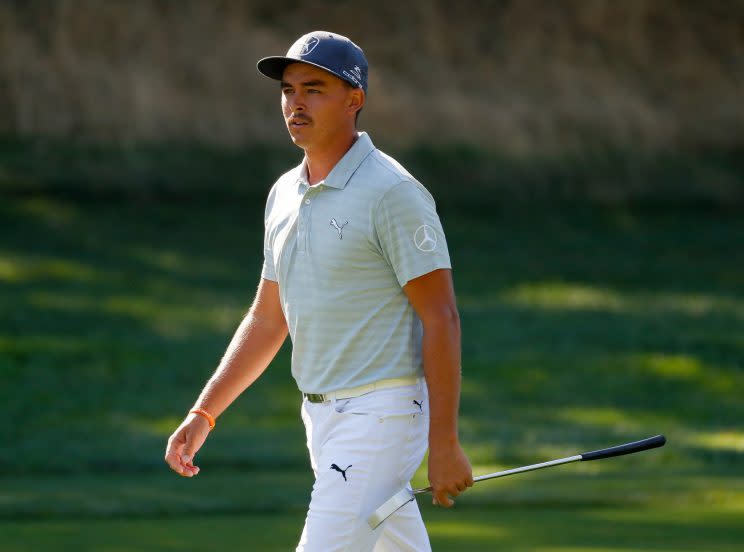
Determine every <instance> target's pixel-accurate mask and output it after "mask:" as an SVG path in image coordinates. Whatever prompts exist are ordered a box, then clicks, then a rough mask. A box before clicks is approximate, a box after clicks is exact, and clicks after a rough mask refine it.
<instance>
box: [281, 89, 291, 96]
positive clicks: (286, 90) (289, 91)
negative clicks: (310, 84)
mask: <svg viewBox="0 0 744 552" xmlns="http://www.w3.org/2000/svg"><path fill="white" fill-rule="evenodd" d="M291 93H292V89H291V88H282V94H284V95H285V96H286V95H287V94H291Z"/></svg>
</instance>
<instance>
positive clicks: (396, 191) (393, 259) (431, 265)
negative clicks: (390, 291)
mask: <svg viewBox="0 0 744 552" xmlns="http://www.w3.org/2000/svg"><path fill="white" fill-rule="evenodd" d="M374 224H375V231H376V233H377V238H378V240H379V244H380V248H381V249H382V253H383V256H384V257H385V259H386V260H387V261H388V263H389V264H390V266H391V267H392V269H393V271H394V272H395V276H396V278H397V279H398V282H399V283H400V285H401V287H402V286H404V285H406V284H407V283H408V282H409V281H410V280H413V279H414V278H418V277H419V276H423V275H424V274H428V273H429V272H432V271H434V270H437V269H440V268H452V265H451V263H450V258H449V252H448V250H447V242H446V240H445V237H444V231H443V230H442V224H441V222H440V220H439V215H437V211H436V205H435V203H434V198H432V196H431V194H430V193H429V192H428V191H427V190H426V188H424V187H423V186H422V185H421V184H419V183H417V182H413V181H410V180H404V181H402V182H400V183H398V184H397V185H396V186H394V187H393V188H391V189H390V190H388V191H387V192H386V193H385V195H384V196H383V198H382V199H381V201H380V204H379V205H378V207H377V211H376V213H375V216H374Z"/></svg>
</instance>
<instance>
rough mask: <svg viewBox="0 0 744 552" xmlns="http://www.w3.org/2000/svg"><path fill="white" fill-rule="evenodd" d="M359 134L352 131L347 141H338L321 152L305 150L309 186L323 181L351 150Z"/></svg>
mask: <svg viewBox="0 0 744 552" xmlns="http://www.w3.org/2000/svg"><path fill="white" fill-rule="evenodd" d="M358 137H359V134H358V133H357V132H356V131H354V133H353V134H351V135H350V136H349V137H348V139H346V140H343V141H339V142H338V143H337V144H335V145H334V146H333V147H329V148H325V149H322V150H315V149H310V148H308V149H306V150H305V159H306V166H307V181H308V183H309V184H310V185H311V186H314V185H315V184H317V183H318V182H320V181H321V180H325V178H326V177H327V176H328V174H329V173H330V172H331V171H332V170H333V167H335V166H336V164H337V163H338V162H339V161H340V160H341V158H342V157H343V156H344V155H346V152H347V151H349V149H351V146H353V145H354V142H356V141H357V138H358Z"/></svg>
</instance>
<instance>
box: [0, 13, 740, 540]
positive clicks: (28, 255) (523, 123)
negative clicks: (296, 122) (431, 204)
mask: <svg viewBox="0 0 744 552" xmlns="http://www.w3.org/2000/svg"><path fill="white" fill-rule="evenodd" d="M314 29H327V30H332V31H335V32H338V33H341V34H344V35H347V36H349V37H351V38H352V39H353V40H354V41H355V42H357V43H358V44H359V45H361V46H362V48H364V50H365V52H366V54H367V57H368V59H369V62H370V84H369V93H368V98H367V105H366V106H365V109H364V113H362V115H361V117H360V127H361V128H362V129H364V130H367V131H368V132H369V133H370V134H371V136H372V138H373V140H374V141H375V144H376V145H377V146H378V147H379V148H380V149H382V150H384V151H386V152H388V153H391V154H393V155H394V156H396V157H397V158H398V159H399V160H400V161H402V162H403V163H404V164H405V165H406V167H407V168H408V169H409V170H410V171H411V172H412V173H413V174H414V175H415V176H417V177H418V178H419V180H421V181H422V182H423V183H424V184H425V185H426V186H427V187H428V188H429V189H430V190H431V191H432V193H433V194H434V196H435V199H436V200H437V204H438V210H439V212H440V215H441V218H442V220H443V224H444V228H445V231H446V232H447V235H448V242H449V246H450V253H451V257H452V260H453V265H454V277H455V287H456V291H457V296H458V305H459V309H460V314H461V319H462V327H463V374H464V379H463V397H462V407H461V411H462V420H461V427H460V432H461V437H462V440H463V443H464V445H465V448H466V451H467V452H468V454H469V455H470V458H471V460H472V462H473V465H474V471H475V472H476V473H486V472H488V471H495V470H497V469H502V468H508V467H513V466H516V465H520V464H526V463H534V462H539V461H543V460H547V459H550V458H553V457H559V456H567V455H572V454H575V453H580V452H584V451H586V450H592V449H595V448H601V447H604V446H609V445H612V444H617V443H620V442H623V441H629V440H636V439H640V438H643V437H646V436H649V435H652V434H655V433H665V434H666V436H667V438H668V439H669V444H668V445H667V446H666V447H665V448H664V449H659V450H655V451H652V452H647V453H644V454H641V455H638V456H631V457H624V458H620V459H616V460H608V461H606V462H598V463H588V464H586V465H583V464H580V465H573V466H567V467H563V468H557V469H556V470H547V471H545V472H539V473H534V474H529V475H524V476H517V477H514V478H509V479H504V480H499V481H494V482H488V483H483V484H480V485H479V486H478V487H477V488H475V489H473V490H472V491H470V492H469V493H468V494H467V495H465V496H463V497H462V498H461V499H460V500H459V501H458V505H457V507H456V509H455V510H454V511H441V510H438V509H434V508H432V507H430V506H429V505H427V504H426V500H421V501H420V504H421V506H422V510H423V515H424V518H425V520H426V522H427V526H428V528H429V531H430V534H431V538H432V544H433V546H434V550H451V551H458V552H459V551H470V550H472V551H490V550H510V551H534V550H540V551H546V552H547V551H551V552H552V551H555V552H558V551H561V552H566V551H582V552H589V551H603V552H605V551H612V552H624V551H631V550H634V551H635V550H657V551H659V550H661V551H665V552H671V551H678V550H706V551H729V550H731V551H733V550H739V549H740V546H741V542H744V525H743V524H742V523H741V520H742V516H743V515H744V468H743V467H742V466H743V465H744V463H743V462H742V461H743V460H744V424H743V423H742V420H743V419H744V400H743V399H742V397H744V101H743V100H742V98H744V2H743V1H741V0H710V1H707V2H699V1H694V0H628V1H627V2H612V1H609V0H583V1H579V0H560V1H552V2H551V1H548V0H519V1H517V0H511V1H509V0H502V1H497V0H493V1H487V0H462V1H460V2H457V3H451V2H444V1H439V0H411V1H410V2H392V1H387V0H379V1H378V2H372V3H369V2H368V3H360V2H351V1H344V0H336V1H331V0H316V1H313V2H308V1H302V0H273V1H271V2H269V1H265V0H255V1H247V0H245V1H239V0H212V1H210V0H181V1H179V2H176V1H169V0H149V1H148V0H128V1H123V0H111V1H108V2H97V1H94V0H53V1H48V0H27V1H22V0H0V401H2V404H3V411H4V415H3V416H2V417H0V440H1V441H0V442H1V443H2V444H0V535H2V538H0V550H2V551H3V552H6V551H7V552H11V551H12V552H16V551H28V550H31V551H37V550H38V551H47V550H49V551H57V550H76V551H88V550H90V551H104V552H114V551H117V552H118V551H130V550H132V551H139V550H142V551H175V550H179V551H191V550H194V551H196V550H199V551H202V550H216V549H244V550H256V551H280V550H292V549H294V545H295V544H296V542H297V539H298V538H299V533H300V531H301V528H302V523H303V519H304V512H305V508H306V505H307V501H308V497H309V492H310V486H311V484H312V478H311V474H310V469H309V463H308V459H307V452H306V449H305V444H304V430H303V428H302V425H301V422H300V419H299V403H300V398H299V394H298V392H297V390H296V387H295V384H294V381H293V380H292V378H291V376H290V374H289V344H288V343H287V344H285V347H284V348H283V349H282V351H281V352H280V354H279V356H278V357H277V359H276V360H275V362H274V363H273V365H272V366H271V367H270V368H269V370H268V371H267V372H266V374H265V375H264V376H263V377H262V378H261V380H259V382H258V383H257V384H256V385H255V386H254V387H253V388H252V389H250V390H249V391H248V392H246V393H245V394H244V396H242V397H241V398H240V399H238V401H237V402H236V403H235V404H234V405H233V406H232V408H231V409H229V410H228V411H227V412H226V413H225V414H224V415H223V416H222V417H221V418H220V421H219V425H218V427H217V429H216V430H215V431H214V433H213V434H212V435H211V436H210V439H209V441H208V443H207V445H206V446H205V448H204V449H203V450H202V452H201V453H200V454H199V457H198V463H199V464H200V465H201V467H202V473H201V474H200V475H199V477H197V478H196V479H194V480H186V479H182V478H179V477H177V476H176V475H174V474H172V473H170V472H169V470H168V469H167V467H166V466H165V464H164V463H163V460H162V456H163V452H164V448H165V442H166V440H167V437H168V436H169V434H170V433H171V432H172V430H173V429H174V428H175V427H176V426H177V425H178V423H179V422H180V420H181V419H182V417H183V415H184V413H185V412H186V411H187V410H188V408H189V407H190V406H191V404H192V402H193V401H194V399H195V398H196V396H197V394H198V392H199V390H200V389H201V387H202V385H203V383H204V382H205V381H206V379H207V378H208V377H209V375H210V374H211V373H212V371H213V369H214V367H215V366H216V365H217V363H218V362H219V359H220V357H221V354H222V353H223V351H224V349H225V347H226V345H227V343H228V342H229V339H230V337H231V336H232V333H233V331H234V329H235V328H236V327H237V325H238V324H239V322H240V320H241V317H242V315H243V314H244V313H245V311H246V310H247V308H248V306H249V305H250V302H251V299H252V297H253V293H254V290H255V287H256V284H257V282H258V278H259V271H260V266H261V261H262V258H261V255H262V250H261V243H262V230H263V218H262V215H263V206H264V201H265V197H266V194H267V192H268V190H269V188H270V186H271V185H272V184H273V182H274V180H275V179H276V178H277V177H278V176H279V175H280V174H281V173H283V172H284V171H286V170H288V169H289V168H291V167H292V166H294V165H296V164H297V163H299V162H300V160H301V151H300V150H298V149H296V148H294V146H292V145H291V142H290V140H289V139H288V136H287V135H286V130H285V128H284V125H283V121H282V118H281V114H280V109H279V90H278V86H277V84H276V83H275V82H273V81H270V80H268V79H265V78H263V77H261V76H260V75H259V74H258V73H257V71H256V69H255V62H256V61H257V59H258V58H260V57H263V56H265V55H273V54H283V53H284V52H285V51H286V50H287V48H288V47H289V45H290V44H291V43H292V42H294V40H295V39H296V38H297V37H299V36H300V35H302V34H304V33H306V32H308V31H310V30H314ZM425 480H426V474H425V470H420V471H419V473H418V474H417V479H416V481H414V483H415V484H423V483H425Z"/></svg>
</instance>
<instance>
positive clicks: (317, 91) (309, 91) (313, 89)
mask: <svg viewBox="0 0 744 552" xmlns="http://www.w3.org/2000/svg"><path fill="white" fill-rule="evenodd" d="M307 92H308V94H320V90H316V89H315V88H308V89H307Z"/></svg>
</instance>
